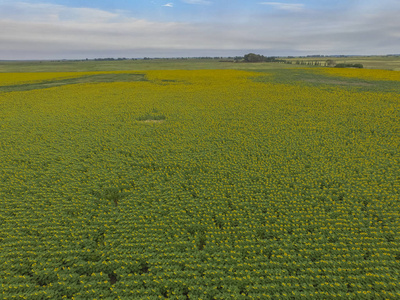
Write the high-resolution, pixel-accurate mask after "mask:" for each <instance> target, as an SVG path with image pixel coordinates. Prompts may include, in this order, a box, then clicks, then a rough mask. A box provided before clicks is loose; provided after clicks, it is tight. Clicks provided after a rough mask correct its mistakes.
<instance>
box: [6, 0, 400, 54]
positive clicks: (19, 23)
mask: <svg viewBox="0 0 400 300" xmlns="http://www.w3.org/2000/svg"><path fill="white" fill-rule="evenodd" d="M381 1H387V0H381ZM393 3H394V4H393V6H392V8H393V9H388V7H387V6H385V7H384V8H382V9H375V10H374V11H369V12H368V13H363V14H354V13H353V10H350V9H349V11H347V12H346V11H338V12H332V11H318V12H317V11H315V12H314V11H308V10H303V11H302V12H301V13H296V14H293V13H291V11H290V12H287V11H286V13H285V11H284V12H281V13H279V14H276V15H275V14H271V13H269V12H267V13H265V14H263V12H258V14H256V13H252V14H249V15H248V16H247V17H248V20H247V21H246V22H241V23H240V24H238V21H237V18H236V16H229V15H226V16H225V17H224V18H221V19H220V20H218V22H216V21H215V22H214V21H207V22H202V23H190V22H186V23H184V22H160V21H158V22H156V21H149V20H144V19H136V18H132V17H129V16H128V14H127V13H126V12H124V11H103V10H98V9H89V8H71V7H67V6H62V5H50V4H28V5H26V3H22V2H13V3H11V4H4V2H3V3H2V2H1V1H0V28H1V30H0V59H36V58H40V59H45V58H51V59H57V58H84V57H112V56H113V55H115V56H118V57H122V56H124V57H143V56H158V57H162V56H188V55H189V54H190V55H195V56H202V55H204V54H205V53H207V55H211V56H212V54H211V53H223V52H224V51H226V52H225V53H227V55H229V53H235V55H236V54H240V53H242V54H243V53H246V52H247V51H249V50H252V52H253V51H257V52H258V53H261V54H265V55H296V54H310V53H311V54H315V53H317V54H386V53H397V52H398V49H400V40H399V30H398V28H400V18H399V17H398V14H397V11H398V9H394V8H396V7H397V8H398V7H399V4H396V3H398V2H393ZM213 51H214V52H213ZM216 56H220V55H219V54H218V55H216Z"/></svg>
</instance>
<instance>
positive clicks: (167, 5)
mask: <svg viewBox="0 0 400 300" xmlns="http://www.w3.org/2000/svg"><path fill="white" fill-rule="evenodd" d="M162 6H165V7H174V4H173V3H171V2H170V3H167V4H164V5H162Z"/></svg>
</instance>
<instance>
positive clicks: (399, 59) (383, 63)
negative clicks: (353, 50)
mask: <svg viewBox="0 0 400 300" xmlns="http://www.w3.org/2000/svg"><path fill="white" fill-rule="evenodd" d="M328 59H331V60H334V61H335V62H336V63H338V64H339V63H351V64H362V65H363V66H364V68H367V69H383V70H393V71H400V56H353V57H323V58H318V57H317V58H312V57H306V58H291V59H289V61H292V62H293V63H296V62H297V61H300V62H302V61H304V62H320V63H325V62H326V61H327V60H328Z"/></svg>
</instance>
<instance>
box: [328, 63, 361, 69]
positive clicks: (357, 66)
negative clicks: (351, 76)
mask: <svg viewBox="0 0 400 300" xmlns="http://www.w3.org/2000/svg"><path fill="white" fill-rule="evenodd" d="M363 67H364V66H363V65H362V64H349V63H340V64H336V65H335V68H358V69H362V68H363Z"/></svg>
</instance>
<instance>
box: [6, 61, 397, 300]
mask: <svg viewBox="0 0 400 300" xmlns="http://www.w3.org/2000/svg"><path fill="white" fill-rule="evenodd" d="M156 67H157V68H158V70H151V69H153V68H156ZM232 67H235V68H237V69H240V68H244V69H245V68H246V69H252V70H224V69H228V68H232ZM179 68H181V70H167V69H179ZM162 69H165V70H162ZM183 69H188V70H183ZM189 69H197V70H189ZM199 69H203V70H199ZM0 70H1V71H2V72H7V71H8V72H14V73H0V112H1V113H0V199H1V205H0V228H1V230H0V265H1V266H2V267H1V268H0V284H1V287H2V288H1V289H0V298H1V299H5V300H6V299H29V300H30V299H33V300H35V299H63V298H67V299H165V298H168V299H182V300H183V299H196V300H197V299H210V300H211V299H399V298H400V271H399V265H400V197H399V195H400V100H399V99H400V98H399V95H400V78H399V74H400V73H399V72H395V71H389V70H372V69H334V68H317V67H300V66H292V65H285V64H271V63H270V64H267V63H265V64H234V63H219V62H215V61H208V62H207V61H201V62H199V61H196V62H193V61H182V62H177V61H159V62H156V61H150V62H145V61H132V62H129V61H122V62H112V63H111V62H110V63H109V62H96V63H95V62H62V63H50V62H49V63H30V64H22V63H5V64H3V63H1V64H0ZM123 70H125V71H123ZM34 71H38V72H34ZM78 71H82V72H78ZM15 72H16V73H15ZM23 72H33V73H23ZM51 72H54V73H51Z"/></svg>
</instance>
